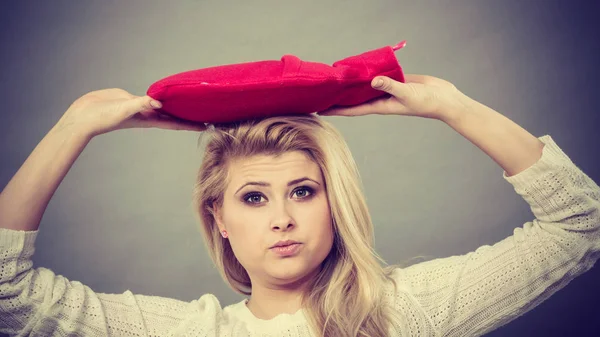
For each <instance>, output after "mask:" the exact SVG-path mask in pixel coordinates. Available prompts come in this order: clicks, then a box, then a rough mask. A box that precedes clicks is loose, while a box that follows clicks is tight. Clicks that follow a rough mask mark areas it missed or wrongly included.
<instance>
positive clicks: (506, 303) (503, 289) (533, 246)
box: [320, 75, 600, 336]
mask: <svg viewBox="0 0 600 337" xmlns="http://www.w3.org/2000/svg"><path fill="white" fill-rule="evenodd" d="M406 78H407V83H405V84H403V83H399V82H395V81H393V80H391V79H389V78H388V79H387V80H386V81H384V84H383V86H382V87H381V90H385V91H386V92H388V93H390V94H391V95H392V96H391V97H387V98H383V99H379V100H376V101H372V102H369V103H367V104H363V105H361V106H356V107H352V108H342V109H333V110H330V111H329V112H326V113H320V114H323V115H342V116H359V115H366V114H372V113H376V114H390V115H408V116H419V117H426V118H434V119H438V120H441V121H444V122H445V123H447V124H448V125H449V126H450V127H452V128H453V129H454V130H455V131H457V132H458V133H460V134H461V135H462V136H464V137H465V138H466V139H468V140H469V141H471V142H472V143H473V144H474V145H476V146H477V147H479V148H480V149H481V150H483V151H484V152H485V153H486V154H487V155H488V156H490V157H491V158H492V159H493V160H494V161H495V162H496V163H498V164H499V165H500V166H501V167H502V168H503V169H504V172H503V178H504V179H505V180H506V181H507V182H508V183H510V184H512V185H513V187H514V189H515V191H516V192H517V194H519V195H520V196H522V197H523V199H524V200H525V201H526V202H527V203H528V204H529V205H530V208H531V211H532V213H533V214H534V216H535V219H533V220H532V221H529V222H526V223H525V224H524V225H523V226H522V227H516V228H515V229H514V231H513V232H514V235H512V236H509V237H507V238H505V239H504V240H501V241H500V242H497V243H495V244H494V245H491V246H490V245H484V246H481V247H479V248H477V249H476V250H475V251H472V252H469V253H467V254H464V255H457V256H451V257H446V258H439V259H435V260H431V261H427V262H423V263H419V264H415V265H412V266H410V267H408V268H397V269H396V270H395V271H394V272H395V279H396V280H397V281H398V284H401V285H402V289H403V292H402V295H406V294H408V296H405V297H401V298H402V300H398V301H396V304H397V306H398V307H399V308H400V309H406V303H407V302H404V300H405V299H406V298H408V299H407V301H411V302H410V304H409V306H410V308H411V309H415V308H417V309H415V310H418V313H416V314H415V316H413V317H417V316H418V315H419V314H420V316H421V317H425V318H424V319H422V320H421V322H422V324H424V325H427V326H422V327H421V329H422V330H421V331H435V335H436V336H438V335H439V336H481V335H483V334H485V333H487V332H489V331H492V330H494V329H495V328H497V327H499V326H502V325H504V324H506V323H508V322H510V321H511V320H513V319H515V318H517V317H518V316H520V315H522V314H524V313H526V312H527V311H529V310H531V309H533V308H535V307H536V306H537V305H539V304H540V303H541V302H543V301H544V300H546V299H547V298H549V297H550V296H551V295H552V294H554V293H556V292H557V291H558V290H560V289H562V288H564V287H565V286H566V285H567V284H568V283H569V282H570V281H571V280H573V279H574V278H575V277H577V276H578V275H581V274H582V273H584V272H586V271H588V270H589V269H590V268H592V267H593V266H594V263H595V262H596V261H597V260H598V258H599V257H600V187H599V186H598V184H597V183H596V182H594V181H593V180H592V179H591V178H590V177H588V176H587V175H586V174H585V173H584V172H582V171H581V170H580V169H579V168H578V167H577V166H576V165H575V164H574V163H573V162H572V161H571V159H570V158H569V157H568V156H567V155H566V154H565V153H564V152H563V151H562V150H561V149H560V148H559V147H558V145H557V144H556V143H555V142H554V140H553V139H552V137H550V136H549V135H545V136H542V137H539V138H536V137H535V136H533V135H532V134H530V133H529V132H527V131H526V130H524V129H523V128H521V127H520V126H519V125H517V124H516V123H514V122H513V121H511V120H510V119H508V118H506V117H505V116H503V115H501V114H500V113H498V112H496V111H494V110H492V109H491V108H489V107H487V106H485V105H483V104H481V103H479V102H476V101H475V100H472V99H470V98H468V97H466V96H465V95H463V94H462V93H460V92H459V91H458V90H457V89H456V88H455V87H454V86H453V85H452V84H450V83H449V82H446V81H444V80H441V79H437V78H435V77H431V76H422V75H407V76H406ZM374 82H375V81H374ZM423 322H424V323H423Z"/></svg>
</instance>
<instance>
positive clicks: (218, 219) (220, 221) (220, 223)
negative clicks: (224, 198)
mask: <svg viewBox="0 0 600 337" xmlns="http://www.w3.org/2000/svg"><path fill="white" fill-rule="evenodd" d="M213 214H214V215H215V222H216V223H217V226H218V227H219V232H221V231H223V230H224V229H225V226H223V219H222V218H221V210H220V209H219V207H218V206H217V204H216V203H214V202H213Z"/></svg>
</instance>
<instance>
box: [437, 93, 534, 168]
mask: <svg viewBox="0 0 600 337" xmlns="http://www.w3.org/2000/svg"><path fill="white" fill-rule="evenodd" d="M459 99H460V102H461V104H458V105H456V107H455V108H452V109H450V110H446V111H443V110H442V114H441V116H440V118H439V119H440V120H441V121H443V122H445V123H446V124H448V126H450V127H451V128H453V129H454V130H455V131H456V132H458V133H460V134H461V135H462V136H463V137H465V138H467V139H468V140H469V141H470V142H471V143H473V144H474V145H475V146H477V147H478V148H480V149H481V150H482V151H483V152H485V153H486V154H487V155H488V156H490V157H491V158H492V159H493V160H494V161H495V162H496V163H498V165H500V166H501V167H502V168H503V169H504V171H505V172H506V174H507V176H509V177H510V176H513V175H515V174H517V173H519V172H522V171H523V170H525V169H526V168H528V167H530V166H531V165H533V164H534V163H535V162H537V161H538V160H539V159H540V157H541V156H542V149H543V148H544V143H542V142H541V141H540V140H539V139H538V138H537V137H535V136H534V135H532V134H531V133H529V132H528V131H527V130H525V129H523V128H522V127H521V126H519V125H518V124H516V123H515V122H513V121H511V120H510V119H508V118H507V117H505V116H504V115H502V114H500V113H498V112H496V111H495V110H493V109H491V108H489V107H487V106H485V105H483V104H481V103H479V102H477V101H476V100H474V99H471V98H469V97H467V96H464V95H461V96H460V98H459Z"/></svg>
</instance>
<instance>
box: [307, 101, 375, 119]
mask: <svg viewBox="0 0 600 337" xmlns="http://www.w3.org/2000/svg"><path fill="white" fill-rule="evenodd" d="M376 112H377V106H376V103H375V102H370V103H364V104H360V105H355V106H351V107H336V108H330V109H327V110H323V111H319V112H317V115H319V116H362V115H369V114H374V113H376Z"/></svg>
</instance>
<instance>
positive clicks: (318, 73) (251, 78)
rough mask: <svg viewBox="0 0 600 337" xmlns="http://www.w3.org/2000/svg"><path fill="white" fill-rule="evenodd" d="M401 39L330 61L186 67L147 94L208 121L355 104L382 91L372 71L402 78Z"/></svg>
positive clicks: (173, 110)
mask: <svg viewBox="0 0 600 337" xmlns="http://www.w3.org/2000/svg"><path fill="white" fill-rule="evenodd" d="M405 44H406V42H405V41H402V42H400V43H399V44H397V45H395V46H386V47H383V48H379V49H375V50H371V51H368V52H365V53H362V54H360V55H355V56H351V57H348V58H345V59H342V60H339V61H336V62H335V63H333V65H332V66H330V65H327V64H324V63H318V62H309V61H302V60H300V59H299V58H298V57H296V56H294V55H284V56H283V57H282V58H281V60H279V61H275V60H267V61H258V62H248V63H239V64H230V65H222V66H217V67H210V68H203V69H197V70H191V71H186V72H182V73H178V74H175V75H171V76H168V77H165V78H163V79H161V80H158V81H156V82H155V83H153V84H152V85H150V87H149V88H148V91H147V93H146V94H147V95H148V96H150V97H152V98H154V99H156V100H159V101H160V102H161V103H162V105H163V106H162V108H160V109H156V110H157V111H159V112H162V113H165V114H168V115H172V116H175V117H178V118H181V119H184V120H189V121H194V122H203V123H213V124H214V123H227V122H235V121H242V120H247V119H259V118H264V117H270V116H281V115H294V114H310V113H313V112H316V111H323V110H325V109H327V108H330V107H333V106H352V105H358V104H361V103H364V102H366V101H369V100H371V99H374V98H377V97H380V96H383V95H386V93H385V92H383V91H380V90H375V89H373V88H372V87H371V81H372V80H373V78H374V77H376V76H379V75H382V76H387V77H390V78H392V79H394V80H396V81H400V82H404V74H403V73H402V68H401V67H400V64H399V63H398V60H397V59H396V56H395V54H394V52H395V51H396V50H398V49H400V48H402V47H404V46H405Z"/></svg>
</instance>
